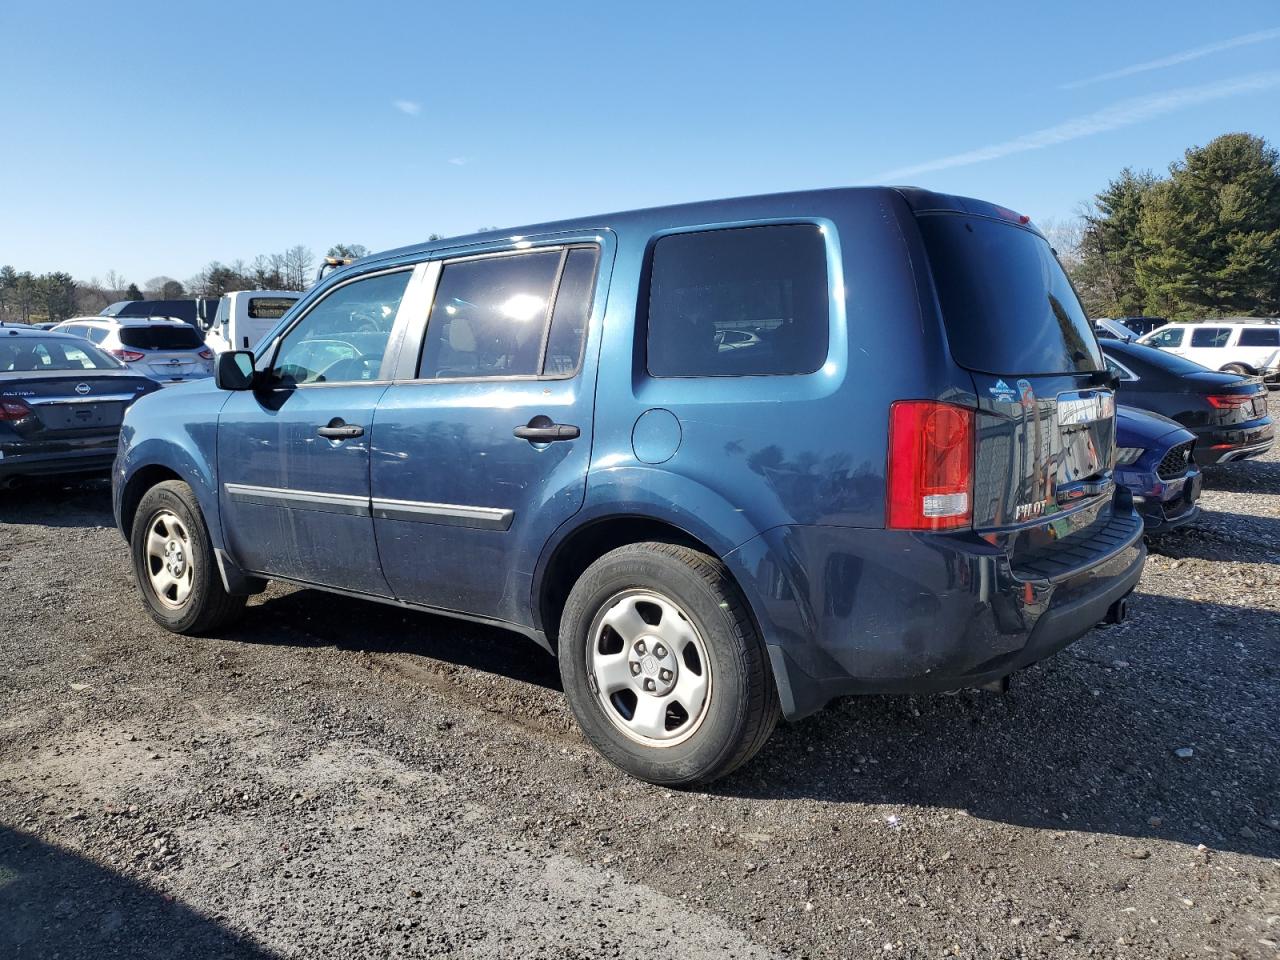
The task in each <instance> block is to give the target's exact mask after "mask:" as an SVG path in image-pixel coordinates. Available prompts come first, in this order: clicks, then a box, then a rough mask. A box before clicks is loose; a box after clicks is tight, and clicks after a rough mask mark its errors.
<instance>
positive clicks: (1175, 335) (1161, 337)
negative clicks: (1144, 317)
mask: <svg viewBox="0 0 1280 960" xmlns="http://www.w3.org/2000/svg"><path fill="white" fill-rule="evenodd" d="M1186 332H1187V331H1186V330H1179V329H1177V328H1171V329H1169V330H1161V331H1160V332H1159V333H1157V334H1155V335H1154V336H1152V337H1151V339H1150V340H1147V341H1146V342H1147V343H1149V344H1150V345H1151V346H1153V347H1180V346H1182V337H1183V334H1185V333H1186Z"/></svg>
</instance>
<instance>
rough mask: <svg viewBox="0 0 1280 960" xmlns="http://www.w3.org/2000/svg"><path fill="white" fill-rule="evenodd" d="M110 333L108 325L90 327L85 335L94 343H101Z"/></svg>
mask: <svg viewBox="0 0 1280 960" xmlns="http://www.w3.org/2000/svg"><path fill="white" fill-rule="evenodd" d="M110 333H111V331H110V330H108V329H107V328H106V327H89V329H88V330H86V331H85V333H84V335H85V336H86V337H88V338H89V339H90V340H92V341H93V342H94V343H101V342H102V341H103V340H105V339H107V335H108V334H110Z"/></svg>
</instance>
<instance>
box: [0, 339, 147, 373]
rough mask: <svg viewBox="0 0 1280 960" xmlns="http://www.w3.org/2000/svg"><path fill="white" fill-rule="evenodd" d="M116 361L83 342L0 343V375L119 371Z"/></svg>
mask: <svg viewBox="0 0 1280 960" xmlns="http://www.w3.org/2000/svg"><path fill="white" fill-rule="evenodd" d="M122 366H124V364H122V363H121V362H120V361H119V360H117V359H116V358H115V357H112V356H109V355H107V354H105V353H103V352H102V351H101V350H99V349H98V348H97V347H95V346H93V345H92V344H90V343H87V342H86V341H83V340H62V339H57V338H54V337H50V338H49V339H47V340H46V339H44V338H43V337H7V338H5V339H4V340H0V373H16V372H21V371H31V370H49V371H53V370H118V369H120V367H122Z"/></svg>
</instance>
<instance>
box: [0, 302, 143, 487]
mask: <svg viewBox="0 0 1280 960" xmlns="http://www.w3.org/2000/svg"><path fill="white" fill-rule="evenodd" d="M159 389H161V386H160V384H158V383H156V382H155V381H154V380H149V379H147V378H146V377H140V376H137V375H136V374H134V373H131V372H130V371H129V368H128V367H126V366H125V365H124V364H123V363H121V362H120V361H119V360H117V359H116V358H115V357H112V356H110V355H108V354H106V353H103V352H102V351H101V350H99V349H98V348H97V347H95V346H94V345H93V344H92V343H90V342H89V341H88V340H83V339H81V338H80V337H72V336H68V335H67V334H62V333H49V332H47V331H44V330H32V329H31V328H29V327H26V326H21V327H14V326H7V325H4V324H0V486H5V485H8V484H10V483H12V482H13V480H15V479H16V478H18V477H29V476H51V475H52V476H62V475H78V474H79V475H83V474H93V473H107V472H108V471H110V469H111V461H112V460H114V459H115V455H116V445H117V442H118V440H119V438H120V421H121V420H122V419H123V417H124V411H125V408H126V407H128V406H129V404H131V403H133V401H135V400H137V399H138V397H141V396H143V395H145V394H148V393H151V392H152V391H154V390H159Z"/></svg>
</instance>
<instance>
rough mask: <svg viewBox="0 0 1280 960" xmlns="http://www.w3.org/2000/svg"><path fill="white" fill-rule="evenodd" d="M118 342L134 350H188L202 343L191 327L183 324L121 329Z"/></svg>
mask: <svg viewBox="0 0 1280 960" xmlns="http://www.w3.org/2000/svg"><path fill="white" fill-rule="evenodd" d="M120 342H121V343H122V344H123V345H124V346H126V347H133V348H134V349H135V350H190V349H193V348H195V347H203V346H204V341H203V340H201V339H200V334H198V333H196V331H195V329H194V328H193V327H189V326H186V325H185V324H183V325H182V326H179V325H178V324H176V323H175V324H164V325H163V326H161V325H160V324H156V325H155V326H153V327H121V328H120Z"/></svg>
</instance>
